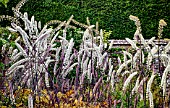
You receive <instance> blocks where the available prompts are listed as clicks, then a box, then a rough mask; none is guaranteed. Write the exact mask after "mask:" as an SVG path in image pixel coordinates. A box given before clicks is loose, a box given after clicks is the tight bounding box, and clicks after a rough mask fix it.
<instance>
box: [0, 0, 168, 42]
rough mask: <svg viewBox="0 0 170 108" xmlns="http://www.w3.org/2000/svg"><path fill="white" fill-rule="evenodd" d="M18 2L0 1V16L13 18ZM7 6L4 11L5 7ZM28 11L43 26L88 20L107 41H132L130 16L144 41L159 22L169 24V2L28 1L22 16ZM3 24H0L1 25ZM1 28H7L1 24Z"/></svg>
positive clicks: (150, 0)
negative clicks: (71, 19) (137, 23)
mask: <svg viewBox="0 0 170 108" xmlns="http://www.w3.org/2000/svg"><path fill="white" fill-rule="evenodd" d="M19 1H20V0H9V1H8V0H1V1H0V2H2V3H3V4H1V5H0V8H1V10H0V15H3V14H7V15H13V13H12V10H11V8H12V7H15V5H16V4H17V3H18V2H19ZM5 6H6V7H5ZM24 11H27V12H28V14H29V16H32V15H34V16H35V18H36V20H40V21H42V24H45V23H46V22H47V21H50V20H54V19H57V20H61V21H64V20H67V19H68V18H69V17H70V16H71V15H72V14H73V15H74V19H76V20H77V21H79V22H82V23H86V17H89V19H90V21H91V24H95V22H96V21H98V22H99V27H100V28H102V29H105V30H106V31H109V30H111V31H112V34H111V36H110V38H112V39H113V38H114V39H124V38H125V37H129V38H133V34H134V32H135V26H134V24H133V22H132V21H130V20H129V15H131V14H132V15H135V16H138V17H139V19H140V20H141V23H142V29H143V31H142V33H143V36H144V37H145V38H151V37H153V36H156V37H157V28H158V23H159V20H160V19H164V20H165V21H166V22H167V23H168V24H170V20H169V19H170V16H169V15H170V1H168V0H144V1H140V0H102V1H101V0H29V1H28V2H27V3H26V4H25V5H24V6H23V7H22V8H21V12H24ZM1 23H2V22H1ZM1 25H6V23H5V24H1ZM168 32H170V27H169V26H167V27H165V29H164V32H163V38H168V37H169V34H168Z"/></svg>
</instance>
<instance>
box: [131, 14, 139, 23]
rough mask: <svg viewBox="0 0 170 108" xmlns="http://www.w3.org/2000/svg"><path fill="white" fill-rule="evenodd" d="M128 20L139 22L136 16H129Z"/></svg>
mask: <svg viewBox="0 0 170 108" xmlns="http://www.w3.org/2000/svg"><path fill="white" fill-rule="evenodd" d="M129 19H130V20H132V21H135V22H136V21H139V18H138V17H136V16H133V15H130V16H129Z"/></svg>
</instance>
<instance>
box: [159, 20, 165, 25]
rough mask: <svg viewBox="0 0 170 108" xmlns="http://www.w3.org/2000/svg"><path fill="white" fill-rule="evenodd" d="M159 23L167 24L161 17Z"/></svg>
mask: <svg viewBox="0 0 170 108" xmlns="http://www.w3.org/2000/svg"><path fill="white" fill-rule="evenodd" d="M159 25H160V26H167V23H166V22H165V21H164V20H163V19H161V20H160V21H159Z"/></svg>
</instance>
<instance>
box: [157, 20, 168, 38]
mask: <svg viewBox="0 0 170 108" xmlns="http://www.w3.org/2000/svg"><path fill="white" fill-rule="evenodd" d="M166 25H167V23H166V22H165V21H164V20H163V19H161V20H160V21H159V27H158V38H159V39H160V38H162V32H163V27H164V26H166Z"/></svg>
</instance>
